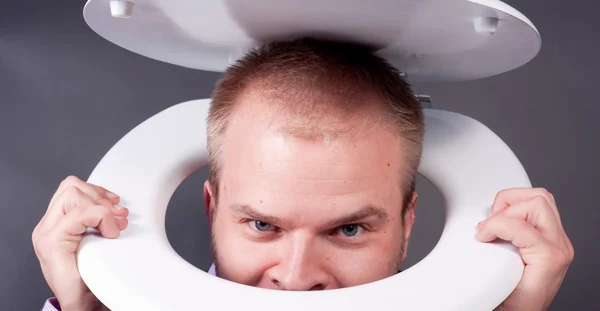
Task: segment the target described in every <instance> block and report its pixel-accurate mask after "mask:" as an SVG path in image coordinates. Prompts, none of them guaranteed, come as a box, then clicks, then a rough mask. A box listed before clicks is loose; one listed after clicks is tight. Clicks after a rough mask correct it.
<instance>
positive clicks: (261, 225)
mask: <svg viewBox="0 0 600 311" xmlns="http://www.w3.org/2000/svg"><path fill="white" fill-rule="evenodd" d="M250 225H251V226H252V228H253V229H256V230H258V231H269V229H271V225H270V224H268V223H266V222H263V221H260V220H253V221H251V222H250Z"/></svg>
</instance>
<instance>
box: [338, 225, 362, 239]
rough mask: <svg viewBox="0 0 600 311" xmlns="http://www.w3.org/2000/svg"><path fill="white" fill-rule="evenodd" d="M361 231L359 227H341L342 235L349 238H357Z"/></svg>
mask: <svg viewBox="0 0 600 311" xmlns="http://www.w3.org/2000/svg"><path fill="white" fill-rule="evenodd" d="M360 229H362V228H361V227H360V226H359V225H343V226H341V227H340V230H341V231H342V234H344V235H345V236H347V237H353V236H356V235H357V234H358V233H359V232H360Z"/></svg>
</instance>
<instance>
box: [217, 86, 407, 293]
mask: <svg viewBox="0 0 600 311" xmlns="http://www.w3.org/2000/svg"><path fill="white" fill-rule="evenodd" d="M241 100H242V101H243V102H241V103H240V105H238V107H236V110H235V112H234V113H233V115H232V116H231V118H230V123H229V126H228V129H227V131H226V133H225V139H224V144H223V152H222V170H221V171H220V184H219V186H220V188H219V201H218V206H217V205H216V201H215V198H214V197H213V195H212V193H213V191H212V189H211V185H210V184H209V183H208V182H207V183H206V184H205V200H206V205H207V211H208V214H209V215H208V216H209V217H208V218H209V219H210V220H211V222H212V223H211V229H212V233H213V249H214V252H215V264H216V266H217V275H218V276H219V277H222V278H225V279H228V280H230V281H234V282H237V283H242V284H246V285H251V286H257V287H262V288H270V289H281V290H322V289H335V288H342V287H349V286H355V285H360V284H365V283H369V282H373V281H376V280H380V279H383V278H386V277H388V276H391V275H393V274H395V273H396V272H397V268H398V265H399V263H400V262H401V261H402V260H403V259H404V255H403V254H402V253H403V252H402V250H403V248H404V247H405V246H406V244H405V243H404V241H406V240H408V238H409V237H410V231H411V228H412V224H413V222H414V211H413V208H412V207H413V206H414V201H415V199H416V194H408V195H410V197H411V204H409V206H408V208H409V210H408V212H407V213H406V216H405V217H404V219H402V217H401V210H402V202H403V201H404V200H405V195H406V194H404V193H402V189H403V188H402V186H401V183H402V182H403V181H402V180H401V178H400V176H402V174H401V170H402V163H401V162H402V146H401V142H400V140H399V138H398V137H397V135H395V134H394V133H393V129H391V128H386V127H385V126H384V125H383V124H382V122H380V121H379V119H380V118H379V116H378V115H377V111H376V110H375V109H373V111H368V110H365V111H362V112H360V113H357V116H356V117H354V118H348V120H341V121H340V120H338V121H336V122H337V123H339V124H340V126H343V127H344V128H345V129H346V130H345V131H346V132H347V133H346V134H347V135H342V136H339V137H336V138H327V137H325V138H322V139H306V138H302V137H297V136H295V135H290V134H289V133H287V132H285V131H281V130H280V129H279V128H278V126H276V125H274V124H277V123H278V117H277V116H276V115H275V114H274V113H268V112H267V111H268V108H267V105H266V104H265V100H264V99H261V98H260V97H253V96H245V97H244V98H243V99H241Z"/></svg>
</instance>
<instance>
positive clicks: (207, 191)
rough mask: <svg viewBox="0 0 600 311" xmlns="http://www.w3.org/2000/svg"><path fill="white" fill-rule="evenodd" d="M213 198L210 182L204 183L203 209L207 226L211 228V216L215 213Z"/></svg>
mask: <svg viewBox="0 0 600 311" xmlns="http://www.w3.org/2000/svg"><path fill="white" fill-rule="evenodd" d="M215 202H216V200H215V197H214V196H213V191H212V187H211V185H210V182H208V180H207V181H205V182H204V208H205V210H206V217H207V218H208V225H209V226H210V227H212V221H213V215H214V212H215Z"/></svg>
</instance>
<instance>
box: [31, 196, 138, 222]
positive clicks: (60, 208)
mask: <svg viewBox="0 0 600 311" xmlns="http://www.w3.org/2000/svg"><path fill="white" fill-rule="evenodd" d="M103 203H104V204H99V202H95V201H94V200H93V199H92V198H91V197H90V196H88V195H87V193H85V192H84V191H83V190H81V189H80V188H79V187H76V186H69V187H67V188H66V189H65V190H64V191H63V192H62V193H61V194H60V195H59V196H58V197H57V198H56V199H55V201H54V202H53V205H52V206H50V207H49V208H48V213H47V214H46V216H44V218H45V219H43V220H42V221H43V223H44V224H43V225H42V230H43V228H49V227H50V228H51V227H54V225H55V224H56V223H57V222H58V221H60V219H61V218H62V217H64V216H65V215H67V214H68V213H69V211H71V210H73V209H78V208H85V207H88V206H93V205H102V206H104V207H106V208H108V209H111V210H112V212H113V213H114V214H115V215H116V216H119V217H127V216H128V215H129V211H128V210H127V209H126V208H124V207H120V206H114V205H111V204H110V203H107V202H106V201H104V202H103Z"/></svg>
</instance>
